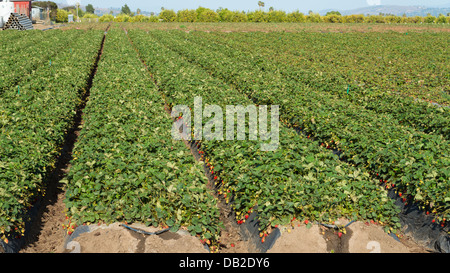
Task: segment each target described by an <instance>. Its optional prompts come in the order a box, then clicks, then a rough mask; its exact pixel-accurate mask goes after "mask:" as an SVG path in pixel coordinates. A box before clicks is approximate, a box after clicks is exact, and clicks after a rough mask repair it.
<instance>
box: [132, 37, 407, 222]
mask: <svg viewBox="0 0 450 273" xmlns="http://www.w3.org/2000/svg"><path fill="white" fill-rule="evenodd" d="M129 35H130V37H131V39H132V41H133V44H134V45H135V46H136V48H137V50H138V51H139V52H140V54H141V56H142V58H143V59H144V60H145V63H146V64H147V65H148V67H149V70H150V71H151V72H152V74H153V77H154V78H155V80H156V81H157V83H158V86H159V88H160V90H161V92H163V94H164V96H165V98H166V100H167V102H168V104H170V105H171V106H173V105H189V106H190V108H191V109H194V108H195V107H199V106H195V105H194V98H195V97H201V98H202V100H203V104H206V105H218V106H220V107H221V108H222V109H225V108H226V106H227V105H243V106H248V105H252V101H251V100H249V99H248V98H247V97H246V96H244V95H242V94H241V93H240V92H238V90H236V89H234V88H231V87H230V86H229V85H227V84H226V83H224V82H223V81H221V80H219V79H216V78H213V77H211V76H210V75H209V74H208V73H207V72H205V71H204V70H202V69H200V68H199V67H198V66H195V65H193V64H190V63H189V62H188V61H187V60H184V59H183V57H181V56H180V55H179V54H177V53H175V52H173V51H171V50H170V49H168V48H167V47H165V46H164V45H163V44H161V43H160V42H159V41H158V39H155V38H153V37H152V36H150V35H147V34H146V32H143V31H138V30H130V31H129ZM182 117H183V116H182ZM182 120H183V119H182ZM185 122H188V121H185ZM202 122H203V124H202V126H203V127H204V126H205V125H206V124H205V123H206V122H207V121H206V120H203V121H202ZM241 122H242V120H241ZM223 124H226V121H225V120H223ZM189 125H190V126H191V128H193V129H194V130H195V127H194V125H195V124H194V123H193V120H191V124H189ZM248 125H249V124H248V121H246V126H248ZM197 126H198V125H197ZM216 129H217V128H216ZM234 129H236V127H235V128H234ZM227 130H228V128H227ZM279 140H280V144H279V147H278V149H276V150H275V151H262V150H261V142H258V141H255V140H249V139H248V132H247V135H246V139H245V140H231V141H222V140H206V139H204V140H202V141H199V142H197V145H198V148H199V150H200V153H201V154H202V158H203V159H204V160H205V161H206V162H207V165H208V166H209V168H210V172H211V175H212V176H213V177H214V179H215V181H216V185H217V188H218V193H219V194H220V195H221V196H222V197H224V198H225V200H226V202H227V203H230V205H231V207H232V208H233V209H234V211H235V214H236V217H237V221H238V223H243V222H244V221H245V220H246V219H247V218H248V217H249V213H250V212H253V211H256V212H257V213H258V218H259V221H260V225H261V228H262V229H263V230H266V228H267V226H268V225H272V226H275V225H277V224H289V222H290V221H291V220H292V219H296V218H297V219H309V220H315V221H321V222H327V223H331V222H333V220H335V219H337V218H339V217H348V218H352V219H365V220H368V219H374V220H376V221H381V222H384V223H385V224H388V225H387V229H389V228H398V226H399V224H398V218H397V217H396V210H395V208H394V205H393V203H392V202H391V200H390V199H389V198H387V195H386V192H385V191H384V190H383V189H382V188H381V187H378V186H377V185H376V183H374V182H373V181H371V180H370V179H369V174H368V173H364V172H361V171H360V170H359V169H357V168H354V167H352V166H350V165H348V164H346V163H343V162H341V161H339V160H337V156H335V155H334V154H333V153H332V152H331V151H329V150H327V149H326V148H325V147H320V146H319V145H317V143H313V142H311V141H309V140H308V139H306V138H305V137H303V136H300V135H298V134H297V133H296V132H295V131H294V130H293V129H290V128H287V127H284V126H281V127H280V135H279Z"/></svg>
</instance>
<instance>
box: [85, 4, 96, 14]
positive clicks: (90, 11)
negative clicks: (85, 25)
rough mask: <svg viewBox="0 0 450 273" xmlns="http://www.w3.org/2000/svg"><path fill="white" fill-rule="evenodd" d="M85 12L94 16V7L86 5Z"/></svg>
mask: <svg viewBox="0 0 450 273" xmlns="http://www.w3.org/2000/svg"><path fill="white" fill-rule="evenodd" d="M86 12H87V13H92V14H94V13H95V9H94V6H93V5H92V4H88V5H87V6H86Z"/></svg>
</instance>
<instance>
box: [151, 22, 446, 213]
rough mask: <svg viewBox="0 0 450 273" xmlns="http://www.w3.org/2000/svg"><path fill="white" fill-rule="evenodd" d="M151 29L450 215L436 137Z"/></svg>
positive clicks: (246, 60)
mask: <svg viewBox="0 0 450 273" xmlns="http://www.w3.org/2000/svg"><path fill="white" fill-rule="evenodd" d="M151 35H154V36H155V37H158V39H160V40H161V41H163V42H164V44H166V45H167V46H168V47H170V48H172V49H174V50H176V51H178V52H180V53H181V54H182V55H183V56H185V57H186V58H188V59H189V60H190V61H192V62H196V63H198V64H199V65H201V66H202V67H204V68H205V69H207V70H208V71H209V72H210V73H212V74H213V75H214V76H216V77H219V78H221V79H223V80H225V81H227V82H228V83H230V84H233V85H234V86H235V87H236V88H238V89H239V90H240V91H241V92H242V93H244V94H246V95H247V96H249V97H250V98H252V99H253V101H255V102H256V103H258V104H279V105H280V106H281V107H282V111H281V112H280V117H281V118H282V119H283V120H284V121H285V122H287V123H289V124H290V125H291V126H294V127H297V128H300V129H301V130H303V131H304V132H305V133H306V134H308V135H311V136H313V137H314V138H315V139H317V140H319V141H320V142H321V143H323V145H326V146H330V147H331V148H336V149H339V150H341V151H342V152H343V153H342V158H343V159H345V160H347V161H348V162H350V163H352V164H354V165H355V166H358V167H361V168H366V170H368V171H371V172H372V173H373V174H375V173H376V174H378V176H379V178H380V180H381V181H383V182H387V180H389V183H388V184H389V185H395V186H396V187H397V190H398V191H399V192H402V194H403V195H404V199H405V200H407V199H415V200H416V201H418V202H420V204H421V206H422V208H424V209H427V210H431V211H432V212H436V213H438V215H437V216H438V220H441V221H445V220H444V219H445V218H447V219H448V217H449V216H450V206H449V204H450V189H449V187H450V184H449V182H448V181H449V176H450V171H449V168H448V166H449V163H450V162H449V160H448V158H449V157H448V151H449V150H450V149H449V147H448V146H449V145H448V142H447V141H446V140H445V139H443V137H442V136H436V135H427V134H424V133H421V132H417V131H415V130H413V129H411V128H408V127H404V126H401V125H399V124H398V121H397V120H395V119H393V118H392V117H390V116H388V115H376V114H374V113H373V112H371V111H367V110H366V109H364V108H363V107H358V106H357V105H353V104H352V103H350V102H348V101H346V100H341V99H338V98H336V97H334V96H332V95H330V94H329V93H325V92H314V91H313V90H311V89H307V88H306V87H305V86H303V85H302V84H299V83H298V82H296V81H292V80H288V79H286V78H284V77H282V76H281V75H280V74H279V73H278V72H277V71H276V70H272V69H270V68H269V67H267V68H265V69H264V68H260V67H258V66H257V64H256V63H255V62H254V60H252V59H251V58H250V57H248V56H246V55H243V54H239V52H238V53H236V52H235V51H234V50H231V49H229V48H226V47H223V46H219V45H216V44H214V43H209V42H208V41H207V40H206V39H204V38H201V37H198V36H192V35H189V34H186V33H182V32H178V31H175V32H165V33H161V32H158V31H152V32H151ZM234 53H236V54H234Z"/></svg>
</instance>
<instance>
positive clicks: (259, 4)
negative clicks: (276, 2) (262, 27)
mask: <svg viewBox="0 0 450 273" xmlns="http://www.w3.org/2000/svg"><path fill="white" fill-rule="evenodd" d="M265 5H266V4H264V2H263V1H258V7H259V8H260V9H262V8H264V6H265Z"/></svg>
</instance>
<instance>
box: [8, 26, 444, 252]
mask: <svg viewBox="0 0 450 273" xmlns="http://www.w3.org/2000/svg"><path fill="white" fill-rule="evenodd" d="M138 26H139V27H134V26H133V25H132V24H113V25H110V26H109V25H108V26H105V29H100V27H98V29H87V30H83V29H81V30H75V29H68V30H64V31H61V30H52V31H45V32H41V31H31V32H24V33H23V34H20V35H19V34H17V33H15V32H10V31H4V32H0V38H1V39H0V49H1V52H2V53H3V52H5V54H4V55H3V54H2V56H1V57H0V68H1V69H0V70H1V71H2V72H1V73H0V236H1V239H2V241H3V242H4V243H6V244H8V242H9V241H11V240H14V239H19V238H20V237H22V236H24V235H26V232H27V230H26V228H27V227H28V224H27V223H28V222H29V221H30V215H29V211H30V209H32V208H33V207H34V206H36V204H37V203H39V200H40V199H42V198H45V196H46V191H47V187H48V183H49V182H48V177H49V176H50V175H51V173H52V172H54V171H55V168H56V167H55V166H56V165H57V162H58V160H59V156H60V155H61V153H62V152H63V145H64V143H65V142H66V139H67V138H68V137H69V135H70V134H71V130H70V129H71V128H72V127H73V126H74V124H76V123H75V120H76V115H77V112H80V111H81V112H82V116H81V119H82V121H81V122H80V124H79V125H78V124H76V127H77V129H78V130H79V134H77V135H76V141H75V142H74V145H73V147H71V149H70V156H71V160H70V168H69V170H68V171H67V173H66V174H65V175H64V177H63V178H62V180H61V181H60V182H61V183H63V184H64V189H65V199H64V206H65V210H64V212H62V213H65V215H66V219H67V221H66V223H64V228H65V229H66V233H67V234H68V235H70V234H72V232H74V230H75V229H76V228H77V227H78V226H81V225H90V224H97V223H114V222H121V223H127V224H130V223H131V224H132V223H142V224H145V225H147V226H153V227H157V228H160V229H166V228H167V229H170V231H173V232H176V231H178V230H186V231H187V232H188V233H189V234H190V235H192V236H197V237H198V238H199V239H201V242H202V243H205V244H207V245H209V247H210V248H209V249H210V250H211V251H220V249H221V247H223V244H221V240H222V239H221V238H222V237H221V234H222V233H223V231H224V229H225V226H227V225H229V224H232V225H234V226H237V227H239V226H244V225H245V224H246V222H248V221H249V220H250V219H252V217H253V216H254V215H256V218H257V221H258V222H257V224H258V231H259V232H258V233H259V236H260V237H261V238H260V239H258V240H260V241H261V242H262V243H264V241H265V238H266V237H265V236H267V234H270V233H272V232H273V231H274V230H275V229H277V228H278V227H280V226H289V225H292V223H293V222H294V221H297V220H298V221H301V222H302V223H307V225H308V227H310V226H311V225H312V224H313V223H320V224H324V225H334V223H335V221H338V220H339V219H348V220H349V221H352V220H354V221H363V222H372V223H377V225H380V226H381V227H382V228H383V229H384V230H385V231H386V232H387V233H395V234H401V232H402V221H401V219H400V218H401V213H402V212H401V210H400V208H399V206H398V205H396V202H395V201H396V200H401V202H402V203H403V204H413V205H415V206H417V207H418V208H419V211H420V213H422V214H423V215H426V216H427V217H429V218H428V219H429V221H430V224H434V225H437V226H438V228H439V229H440V230H442V232H444V233H447V232H449V225H448V219H449V217H450V168H449V165H450V159H449V151H450V145H449V124H450V109H449V98H450V94H449V92H450V78H449V75H450V67H449V66H448V63H450V54H449V51H448V50H449V49H448V46H447V45H448V43H449V42H450V38H449V36H448V34H446V33H445V32H443V33H430V32H420V33H419V32H417V33H415V32H410V33H406V34H405V33H396V32H387V33H377V32H372V33H325V32H314V31H313V32H292V33H287V32H270V33H263V32H248V33H247V32H233V33H224V32H214V31H213V32H202V31H193V32H188V31H186V32H185V31H179V30H155V29H151V28H150V27H147V28H146V26H145V25H144V24H139V25H138ZM5 39H7V40H8V41H9V42H8V43H6V42H5ZM30 45H33V51H29V50H28V48H29V47H30ZM196 98H201V100H202V104H203V106H212V105H214V106H217V107H220V108H221V109H226V108H227V106H230V105H231V106H237V105H240V106H243V107H247V106H249V107H250V106H258V107H259V106H264V105H267V106H268V107H267V111H268V113H269V114H270V113H272V112H273V111H274V110H273V108H271V107H270V106H273V105H278V106H279V117H278V118H279V120H280V125H279V136H278V139H279V143H278V146H277V149H275V150H272V151H265V150H264V149H261V147H262V145H263V144H264V142H263V141H260V140H257V139H253V138H252V137H251V133H252V132H251V128H253V127H252V123H251V121H250V117H249V118H245V116H244V118H243V119H240V118H239V116H233V121H235V122H234V123H233V126H234V128H232V129H233V132H236V131H237V126H238V123H239V122H241V125H242V124H244V128H246V130H245V139H243V140H238V139H237V138H236V137H234V140H228V139H201V140H199V139H195V134H196V133H198V129H199V128H203V129H205V128H209V127H208V126H211V124H210V123H209V122H208V121H210V120H211V117H212V116H211V115H209V116H208V118H206V119H203V120H201V123H198V122H196V120H195V119H194V118H192V119H189V117H188V116H184V115H183V114H182V113H181V112H180V113H172V114H173V115H172V116H171V114H170V111H171V110H173V109H174V108H175V106H178V105H185V106H186V107H188V109H190V111H191V114H192V115H194V109H196V107H198V106H197V105H195V103H194V101H195V99H196ZM260 109H261V108H260ZM211 114H212V113H211ZM215 115H216V116H214V120H215V123H214V125H215V126H216V127H215V132H216V133H217V129H218V128H217V126H219V125H221V124H222V125H225V124H227V123H228V122H229V120H228V119H227V118H226V117H225V115H224V116H223V117H220V116H219V117H218V116H217V113H215ZM269 120H270V117H269ZM174 121H175V122H176V123H177V124H184V125H185V126H189V127H190V128H192V132H191V135H190V136H191V137H192V138H193V139H191V140H189V141H188V140H186V141H183V140H178V139H175V138H174V137H173V130H172V128H173V124H174ZM269 123H270V121H269ZM258 126H261V124H259V125H258ZM271 129H274V128H271ZM227 130H228V128H227ZM234 136H235V135H234ZM389 192H394V194H395V196H396V197H395V198H391V197H392V196H391V197H389V194H388V193H389ZM224 207H226V208H227V209H228V210H229V211H230V215H228V217H224V215H223V214H224V213H223V210H224ZM230 219H231V220H230ZM230 222H232V223H230ZM340 236H341V235H339V237H340Z"/></svg>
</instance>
